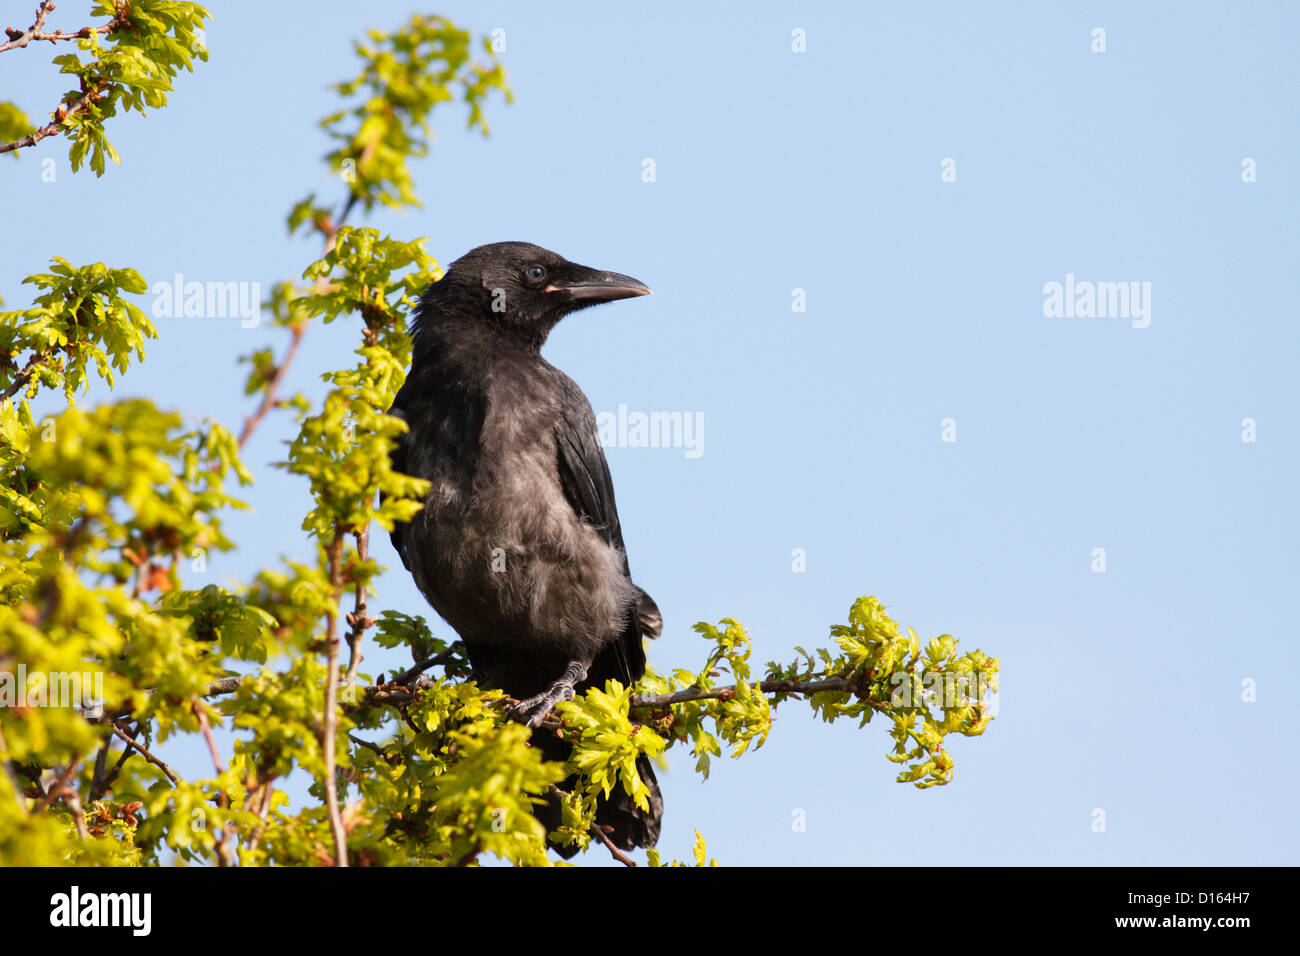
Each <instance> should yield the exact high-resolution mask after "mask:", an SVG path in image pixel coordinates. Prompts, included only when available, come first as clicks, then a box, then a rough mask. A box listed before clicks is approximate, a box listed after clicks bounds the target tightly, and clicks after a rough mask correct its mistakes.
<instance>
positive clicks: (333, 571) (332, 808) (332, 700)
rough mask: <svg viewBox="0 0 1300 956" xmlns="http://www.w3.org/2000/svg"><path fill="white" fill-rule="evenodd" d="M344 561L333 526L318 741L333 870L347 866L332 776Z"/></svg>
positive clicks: (337, 531)
mask: <svg viewBox="0 0 1300 956" xmlns="http://www.w3.org/2000/svg"><path fill="white" fill-rule="evenodd" d="M342 559H343V528H342V526H338V525H336V526H335V528H334V540H333V541H331V542H330V547H329V572H330V584H331V585H332V586H333V589H334V596H333V601H332V603H331V605H330V611H329V616H328V626H327V630H326V635H325V642H326V643H325V661H326V667H327V668H328V676H327V678H326V682H325V719H324V721H323V724H324V727H323V728H322V735H323V737H324V739H323V740H322V741H321V746H322V749H323V750H324V751H325V804H326V806H327V807H328V809H329V817H330V830H331V831H332V832H333V834H334V861H335V865H336V866H347V865H348V835H347V831H346V830H345V829H344V828H343V817H342V815H341V814H340V813H339V794H338V777H337V774H336V773H335V770H334V767H335V759H336V758H335V753H334V745H335V740H334V738H335V735H336V730H337V727H338V716H339V715H338V699H339V667H338V662H339V638H338V601H339V594H340V592H341V591H342V580H341V574H342V569H341V567H340V565H341V563H342Z"/></svg>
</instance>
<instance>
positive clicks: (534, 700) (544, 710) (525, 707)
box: [510, 680, 573, 727]
mask: <svg viewBox="0 0 1300 956" xmlns="http://www.w3.org/2000/svg"><path fill="white" fill-rule="evenodd" d="M565 700H573V685H572V684H570V683H569V682H568V681H563V680H560V681H556V682H555V683H554V684H552V685H551V686H550V687H548V688H546V690H544V691H542V692H541V693H540V694H536V695H534V696H532V697H529V698H528V699H527V700H521V701H520V702H519V703H517V704H515V705H514V706H513V707H511V708H510V717H511V718H513V719H514V720H517V721H519V722H521V723H523V724H526V725H527V726H529V727H537V726H538V725H540V724H541V722H542V721H543V720H545V719H546V715H547V714H549V713H550V712H551V708H552V707H554V706H555V705H556V704H558V703H560V702H561V701H565Z"/></svg>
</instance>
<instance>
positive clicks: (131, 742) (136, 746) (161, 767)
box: [108, 721, 181, 786]
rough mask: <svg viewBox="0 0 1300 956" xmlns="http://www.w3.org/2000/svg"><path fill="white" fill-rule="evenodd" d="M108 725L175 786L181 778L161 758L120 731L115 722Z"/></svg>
mask: <svg viewBox="0 0 1300 956" xmlns="http://www.w3.org/2000/svg"><path fill="white" fill-rule="evenodd" d="M108 727H109V729H110V730H112V731H113V733H114V734H116V735H117V736H118V737H120V738H121V739H122V742H123V743H125V744H126V745H127V746H128V747H131V748H132V749H134V750H136V751H139V753H140V755H141V756H142V757H144V759H145V760H147V761H149V762H150V763H151V764H153V765H154V766H155V767H157V768H158V769H159V770H161V771H162V772H163V773H164V774H166V775H167V779H168V780H170V781H171V782H172V786H176V785H177V784H179V783H180V782H181V778H180V777H178V776H176V774H175V773H174V772H172V768H171V767H169V766H167V765H166V764H165V763H163V762H162V761H161V760H159V759H158V758H157V757H155V756H154V755H153V754H151V753H150V752H149V751H148V750H146V749H145V748H144V747H143V746H142V745H141V744H138V743H136V742H135V741H134V740H132V739H131V738H130V737H128V736H127V735H126V734H124V733H122V731H121V729H120V728H119V727H118V726H117V724H116V723H115V722H113V721H110V722H109V725H108Z"/></svg>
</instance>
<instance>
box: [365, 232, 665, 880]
mask: <svg viewBox="0 0 1300 956" xmlns="http://www.w3.org/2000/svg"><path fill="white" fill-rule="evenodd" d="M648 294H650V289H649V288H647V287H646V286H645V285H644V284H643V283H641V282H639V281H637V280H636V279H633V278H631V277H630V276H625V275H620V274H618V273H615V272H601V271H598V270H596V269H590V268H588V267H586V266H580V265H577V264H576V263H573V262H569V261H568V260H567V259H565V258H564V257H563V256H560V255H557V254H556V253H554V252H550V251H549V250H546V249H543V248H541V247H539V246H535V245H532V244H531V243H525V242H498V243H492V244H490V245H486V246H479V247H478V248H476V249H473V250H471V251H470V252H468V253H466V254H465V255H464V256H462V257H461V258H460V259H457V260H456V261H455V262H453V263H452V264H451V266H450V267H448V269H447V271H446V274H445V275H444V276H443V278H442V279H441V280H440V281H438V282H435V283H434V284H433V285H432V286H430V287H429V289H428V290H426V291H425V293H424V295H423V296H422V297H421V298H420V302H419V305H418V307H417V308H416V310H415V317H414V322H413V324H412V328H411V332H412V337H413V355H412V361H411V371H410V374H409V375H408V376H407V379H406V382H405V384H404V385H403V386H402V388H401V390H400V391H399V392H398V393H397V397H396V399H394V401H393V407H392V409H391V410H390V412H389V413H390V414H392V415H395V416H398V417H400V418H402V419H404V420H405V421H406V423H407V425H408V431H407V432H406V433H405V434H404V435H403V436H402V437H401V439H400V440H399V441H398V442H397V444H396V447H395V449H394V451H393V466H394V468H395V470H397V471H400V472H402V473H404V474H407V475H411V476H413V477H417V478H424V479H428V480H429V481H430V482H431V483H432V487H431V489H430V491H429V493H428V495H427V496H426V497H425V499H424V507H423V509H422V510H421V511H420V512H419V513H418V514H417V515H416V516H415V517H414V518H413V519H412V520H411V521H410V522H408V523H405V524H398V525H397V526H396V527H395V528H394V530H393V532H392V540H393V546H394V547H395V548H396V549H397V552H398V554H399V555H400V556H401V558H402V563H403V564H405V565H406V568H407V570H409V571H410V572H411V575H412V577H413V578H414V579H415V583H416V585H417V586H418V587H419V589H420V591H421V592H422V593H423V595H424V597H425V599H426V600H428V602H429V603H430V604H431V605H432V606H433V608H434V609H435V610H436V611H437V612H438V614H439V615H440V616H442V617H443V618H444V619H445V620H446V621H447V623H448V624H450V625H451V627H452V628H453V629H454V630H455V631H456V633H457V634H458V635H460V638H461V640H462V641H463V642H464V645H465V648H466V650H467V652H468V655H469V661H470V666H471V668H472V672H471V679H475V680H477V681H479V683H480V685H481V686H485V687H495V688H499V689H501V690H503V691H505V692H506V693H507V694H509V695H510V696H511V697H514V698H516V699H517V700H518V701H519V703H518V704H516V705H515V706H514V707H513V708H512V711H511V713H512V716H514V717H515V718H516V719H518V720H521V721H523V722H525V723H526V724H528V725H529V726H530V727H534V728H536V727H537V726H538V725H539V724H540V723H541V721H542V720H543V719H544V718H545V717H546V715H547V714H548V713H549V712H550V710H551V708H552V707H553V706H554V705H555V704H556V703H558V702H560V701H564V700H572V699H573V697H574V695H575V694H580V693H582V692H583V691H584V690H586V689H587V688H588V687H602V688H603V687H604V686H605V682H606V681H607V680H609V679H610V678H614V679H616V680H618V681H620V682H621V683H622V684H623V685H624V686H630V685H631V684H632V683H634V682H635V681H637V680H638V679H639V678H641V677H642V676H643V675H644V674H645V663H646V658H645V648H644V645H643V642H642V638H644V637H650V638H654V637H658V636H659V634H660V632H661V630H662V628H663V622H662V619H661V617H660V614H659V609H658V607H657V606H656V605H655V602H654V601H653V600H652V599H651V598H650V596H649V595H648V594H646V592H645V591H643V590H641V589H640V588H639V587H637V586H636V585H635V584H633V583H632V577H631V571H630V568H629V566H628V559H627V553H626V551H625V549H624V546H623V532H622V529H621V527H620V525H619V520H618V511H617V509H616V508H615V505H614V485H613V481H612V479H611V477H610V473H609V465H608V463H607V462H606V460H605V453H604V451H603V450H602V449H601V445H600V440H599V437H598V434H597V429H596V416H595V414H594V413H593V412H592V409H591V403H590V402H588V401H587V397H586V396H585V395H583V393H582V390H581V389H579V388H578V386H577V384H575V383H574V381H573V380H572V379H570V378H569V377H568V376H567V375H565V374H564V373H563V372H561V371H560V370H559V369H557V368H555V367H554V366H553V365H551V364H550V363H549V362H547V361H546V360H545V359H544V358H542V355H541V348H542V345H543V344H544V343H545V342H546V338H547V336H548V335H549V334H550V332H551V330H552V329H553V328H554V327H555V325H556V323H558V322H559V321H560V320H561V319H562V318H564V317H565V316H566V315H568V314H569V313H571V312H575V311H577V310H578V309H584V308H587V307H588V306H592V305H597V304H599V303H601V302H610V301H612V300H615V299H626V298H631V297H633V296H641V295H648ZM533 745H534V746H537V747H539V748H540V749H541V750H542V753H543V756H544V757H545V758H546V759H550V760H564V759H565V758H566V756H567V753H568V746H567V745H566V744H564V743H563V741H560V740H558V739H557V738H556V737H555V736H554V735H553V734H545V733H543V732H541V731H538V732H536V733H534V735H533ZM637 769H638V772H639V774H640V776H641V779H642V781H644V783H645V784H646V786H647V788H648V789H649V790H650V810H649V812H648V813H647V812H645V811H642V810H641V809H639V808H638V807H637V806H636V805H635V803H634V802H633V800H632V798H631V796H630V795H629V794H627V793H625V792H624V791H623V790H622V789H619V788H616V789H615V790H614V791H613V792H612V793H611V794H610V796H609V798H608V799H604V798H602V800H601V802H600V804H599V805H598V808H597V815H596V823H597V825H598V826H600V827H601V828H602V829H603V831H604V832H605V833H606V835H607V836H608V837H609V838H610V839H611V841H612V842H613V843H614V844H615V845H616V846H617V847H619V848H620V849H623V850H630V849H634V848H636V847H648V846H653V845H654V844H655V842H656V841H657V839H658V836H659V827H660V819H661V817H662V815H663V798H662V796H661V794H660V792H659V785H658V783H657V781H656V780H655V776H654V772H653V770H652V769H651V766H650V762H649V761H648V760H647V759H646V758H644V757H642V758H640V759H639V760H638V762H637ZM569 783H570V785H571V784H572V781H570V782H569ZM537 816H538V819H539V820H540V821H541V822H542V823H543V825H545V826H546V828H547V830H548V831H550V830H554V829H555V828H556V827H558V826H559V825H560V808H559V804H558V801H556V800H555V799H554V798H552V799H551V800H550V801H549V802H548V803H547V804H546V805H545V806H542V807H539V808H538V810H537ZM556 849H557V850H558V851H559V852H560V853H561V854H562V855H563V856H566V857H569V856H572V855H573V854H574V853H575V852H576V848H575V847H572V846H570V847H556Z"/></svg>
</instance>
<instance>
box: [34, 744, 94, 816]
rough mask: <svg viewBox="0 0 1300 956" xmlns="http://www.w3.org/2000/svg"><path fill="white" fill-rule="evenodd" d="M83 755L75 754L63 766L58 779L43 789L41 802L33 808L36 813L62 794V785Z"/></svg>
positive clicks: (65, 782) (78, 764) (79, 763)
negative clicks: (43, 794) (43, 793)
mask: <svg viewBox="0 0 1300 956" xmlns="http://www.w3.org/2000/svg"><path fill="white" fill-rule="evenodd" d="M83 756H84V755H83V754H76V755H74V756H73V758H72V759H71V760H69V761H68V765H67V766H66V767H64V768H63V773H61V774H59V776H58V779H57V780H55V781H54V783H52V784H51V785H50V786H49V788H48V789H47V790H46V791H45V796H44V797H43V798H42V799H41V802H40V803H38V804H37V805H36V806H35V808H34V809H35V811H36V812H37V813H40V812H41V811H42V810H45V809H47V808H48V807H49V805H50V804H51V803H53V802H54V801H55V800H57V799H58V798H59V797H60V796H62V795H63V790H64V786H65V785H66V784H67V782H68V778H69V777H71V776H72V773H73V771H74V770H76V769H77V768H78V767H79V766H81V760H82V757H83ZM69 809H71V807H69Z"/></svg>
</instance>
